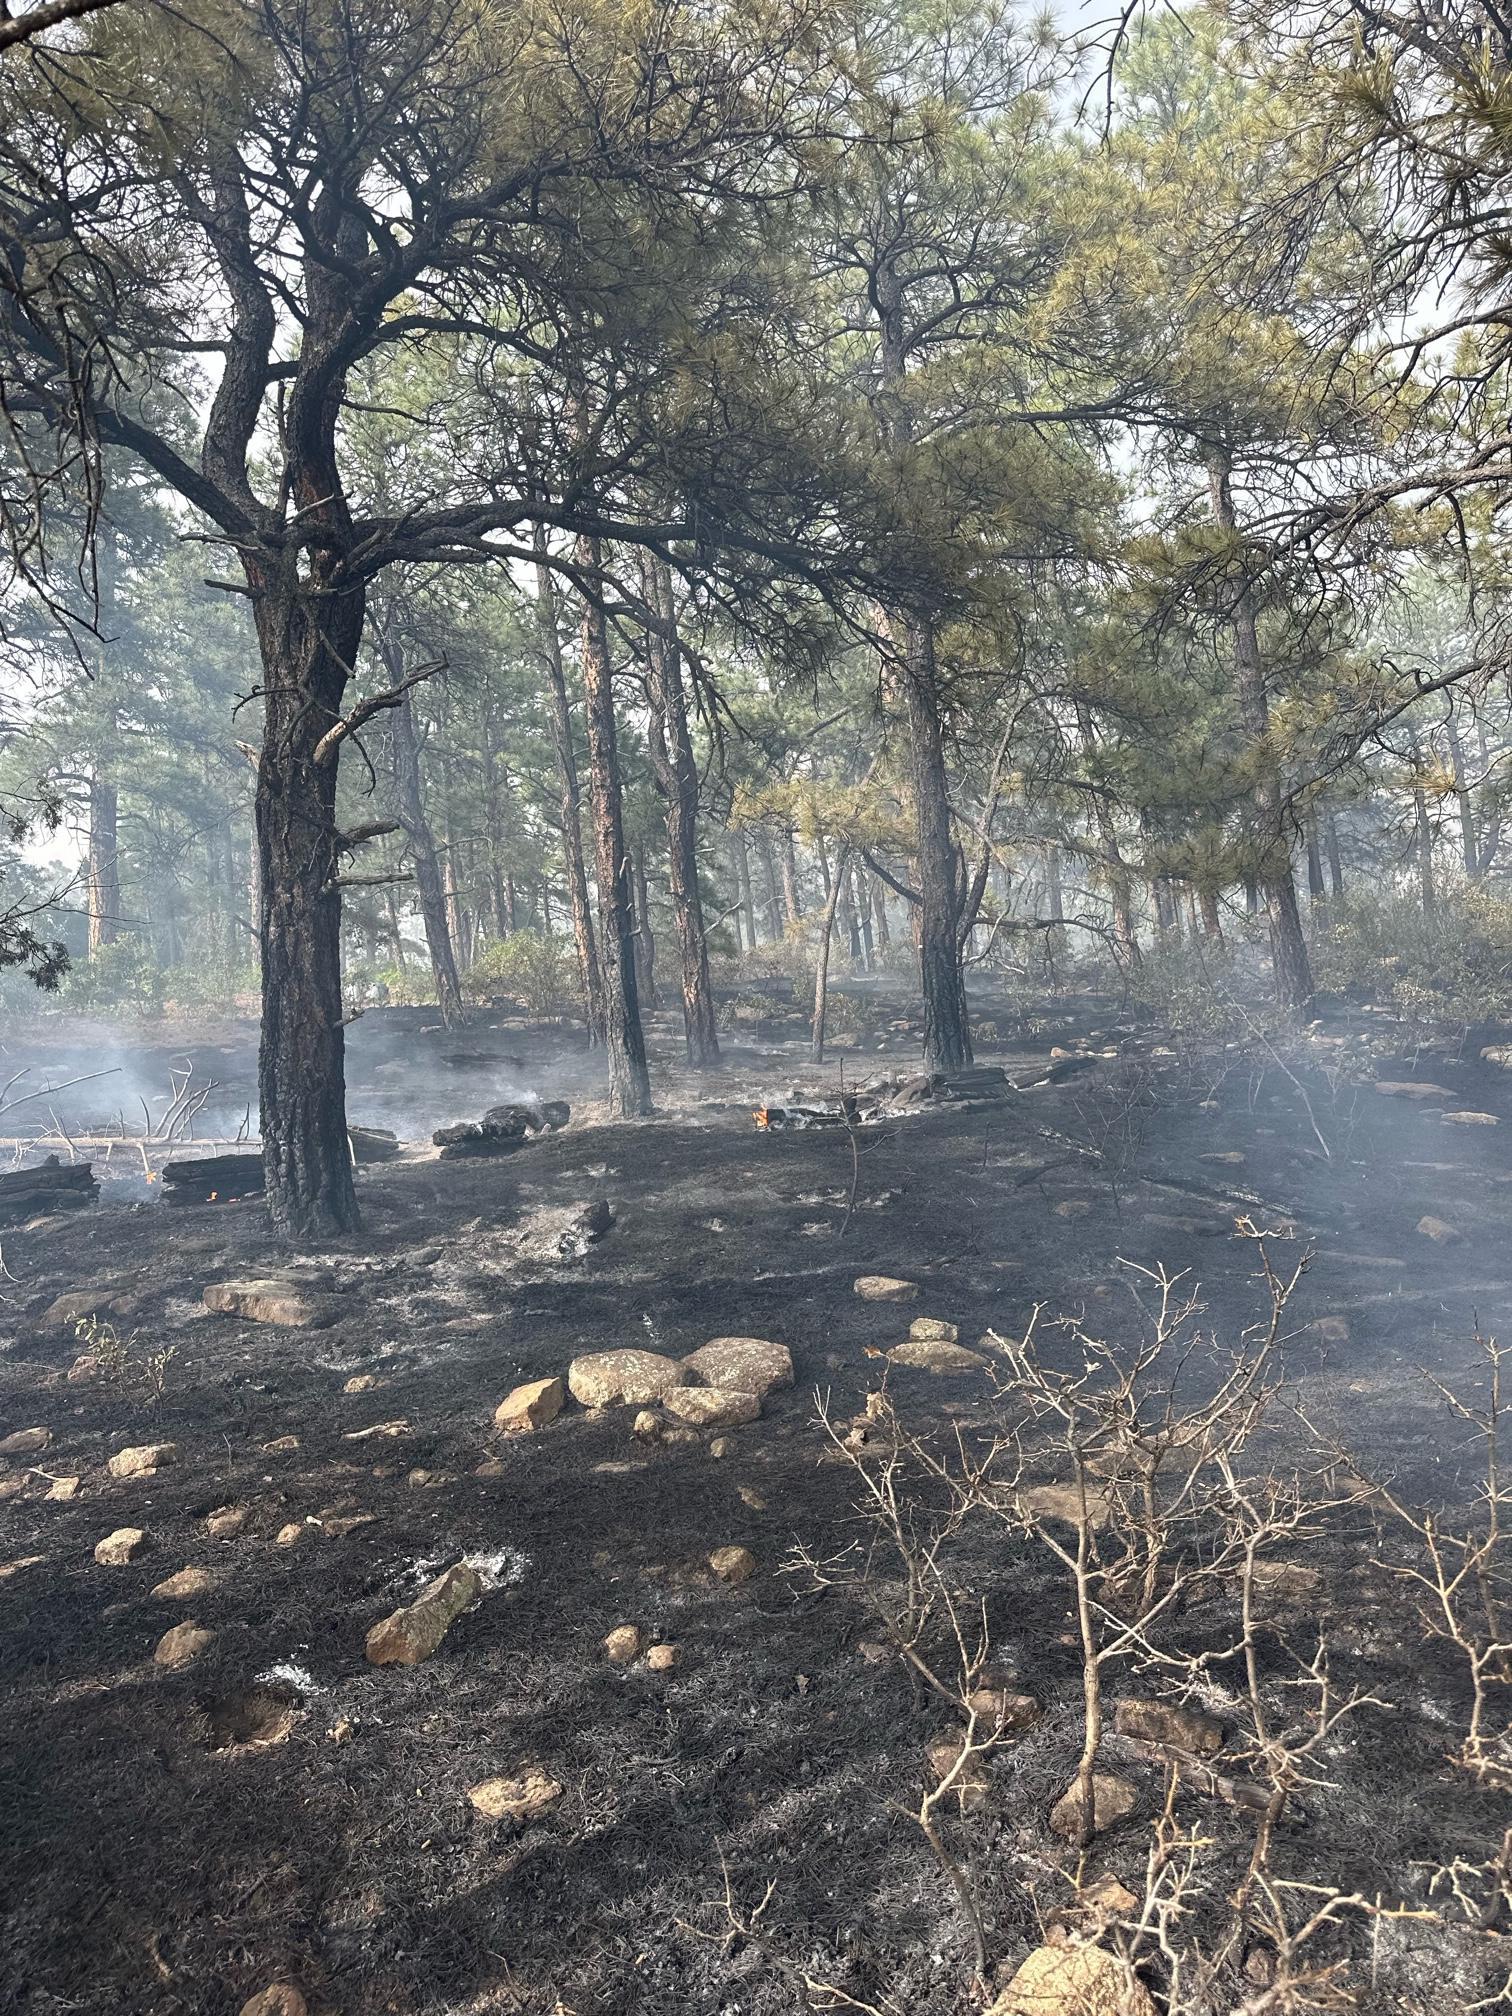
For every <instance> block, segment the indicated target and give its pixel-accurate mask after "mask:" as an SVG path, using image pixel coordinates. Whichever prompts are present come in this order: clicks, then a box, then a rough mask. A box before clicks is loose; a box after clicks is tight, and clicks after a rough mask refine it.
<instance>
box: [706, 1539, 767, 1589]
mask: <svg viewBox="0 0 1512 2016" xmlns="http://www.w3.org/2000/svg"><path fill="white" fill-rule="evenodd" d="M709 1566H710V1567H711V1568H712V1569H713V1571H714V1573H715V1574H716V1575H717V1576H718V1577H719V1579H720V1581H721V1582H725V1583H728V1584H729V1586H730V1587H731V1588H732V1589H733V1588H738V1587H739V1585H740V1584H741V1583H742V1582H749V1581H750V1579H751V1577H752V1576H753V1575H754V1574H755V1573H756V1556H755V1555H754V1554H753V1553H752V1552H751V1550H750V1548H749V1547H716V1548H715V1549H714V1552H713V1553H712V1554H711V1555H710V1556H709Z"/></svg>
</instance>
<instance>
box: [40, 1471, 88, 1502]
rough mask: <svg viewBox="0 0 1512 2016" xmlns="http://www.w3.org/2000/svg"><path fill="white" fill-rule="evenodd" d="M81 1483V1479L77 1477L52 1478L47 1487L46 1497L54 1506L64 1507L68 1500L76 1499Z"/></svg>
mask: <svg viewBox="0 0 1512 2016" xmlns="http://www.w3.org/2000/svg"><path fill="white" fill-rule="evenodd" d="M82 1482H83V1479H82V1478H79V1477H54V1479H53V1480H52V1483H51V1484H50V1485H49V1487H48V1490H47V1496H48V1497H49V1498H50V1499H51V1500H52V1502H53V1504H55V1505H66V1504H67V1503H68V1501H69V1499H70V1498H77V1497H78V1495H79V1485H80V1484H81V1483H82Z"/></svg>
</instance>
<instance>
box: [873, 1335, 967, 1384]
mask: <svg viewBox="0 0 1512 2016" xmlns="http://www.w3.org/2000/svg"><path fill="white" fill-rule="evenodd" d="M887 1356H888V1361H889V1363H890V1364H893V1365H907V1366H909V1367H910V1368H911V1369H912V1370H913V1371H915V1372H938V1373H940V1374H942V1375H943V1374H949V1373H960V1372H985V1371H986V1370H987V1368H988V1364H989V1362H990V1361H989V1360H987V1359H986V1358H984V1357H983V1356H982V1354H981V1353H980V1352H979V1351H968V1350H967V1348H966V1346H965V1345H964V1344H947V1343H946V1342H945V1340H944V1339H943V1338H932V1337H910V1338H908V1339H907V1340H906V1342H904V1343H902V1344H894V1346H893V1347H892V1349H891V1351H889V1352H888V1354H887Z"/></svg>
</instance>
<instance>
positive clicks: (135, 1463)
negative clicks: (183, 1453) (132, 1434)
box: [106, 1442, 178, 1477]
mask: <svg viewBox="0 0 1512 2016" xmlns="http://www.w3.org/2000/svg"><path fill="white" fill-rule="evenodd" d="M177 1460H178V1444H177V1443H175V1442H142V1443H139V1444H137V1446H136V1447H135V1448H131V1449H118V1450H117V1451H116V1453H115V1454H114V1456H112V1457H111V1459H110V1462H109V1464H108V1465H107V1466H106V1467H107V1468H108V1469H109V1471H110V1474H111V1476H112V1477H151V1476H152V1475H153V1474H154V1473H155V1472H156V1471H159V1470H165V1469H167V1467H168V1465H169V1464H170V1463H174V1462H176V1461H177Z"/></svg>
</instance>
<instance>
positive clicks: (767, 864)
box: [756, 826, 783, 944]
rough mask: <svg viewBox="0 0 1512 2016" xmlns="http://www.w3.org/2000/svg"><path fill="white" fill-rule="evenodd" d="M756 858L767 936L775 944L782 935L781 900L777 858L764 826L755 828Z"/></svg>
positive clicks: (770, 837)
mask: <svg viewBox="0 0 1512 2016" xmlns="http://www.w3.org/2000/svg"><path fill="white" fill-rule="evenodd" d="M756 858H757V860H758V861H759V862H760V863H761V881H762V887H763V888H764V889H765V890H766V913H767V936H768V937H769V938H770V939H771V940H772V942H773V943H774V944H776V943H777V942H778V941H779V940H780V939H781V937H782V926H783V915H782V902H781V899H780V898H779V896H778V894H777V860H776V857H775V855H774V854H773V852H772V836H771V834H770V833H768V832H767V830H766V828H765V827H764V826H758V827H757V829H756Z"/></svg>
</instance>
